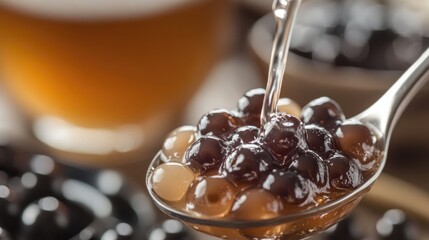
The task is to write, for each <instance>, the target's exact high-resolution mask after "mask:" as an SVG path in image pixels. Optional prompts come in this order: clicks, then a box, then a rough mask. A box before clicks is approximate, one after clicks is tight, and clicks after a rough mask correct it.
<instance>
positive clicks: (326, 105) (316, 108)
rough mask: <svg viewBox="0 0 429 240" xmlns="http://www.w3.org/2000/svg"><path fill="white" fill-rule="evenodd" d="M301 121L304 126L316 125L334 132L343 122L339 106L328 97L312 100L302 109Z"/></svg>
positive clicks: (343, 118)
mask: <svg viewBox="0 0 429 240" xmlns="http://www.w3.org/2000/svg"><path fill="white" fill-rule="evenodd" d="M301 119H302V121H303V122H304V123H305V124H316V125H319V126H323V127H324V128H326V129H328V130H335V129H336V128H337V126H338V125H339V124H340V123H341V122H342V121H344V120H345V116H344V113H343V111H342V109H341V107H340V105H339V104H338V103H337V102H335V101H334V100H332V99H330V98H328V97H320V98H317V99H314V100H312V101H311V102H309V103H308V104H307V105H305V106H304V107H303V108H302V112H301Z"/></svg>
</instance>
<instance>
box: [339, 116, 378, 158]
mask: <svg viewBox="0 0 429 240" xmlns="http://www.w3.org/2000/svg"><path fill="white" fill-rule="evenodd" d="M335 135H336V137H337V139H338V142H339V145H340V148H341V150H342V151H343V152H344V153H345V154H347V155H349V156H350V157H353V158H356V159H358V160H359V161H360V162H361V163H362V164H364V165H365V164H368V163H370V162H371V161H373V160H374V155H375V139H374V135H373V134H372V132H371V130H369V128H368V127H367V126H365V125H364V124H362V123H360V122H359V121H356V120H347V121H345V122H343V123H342V124H341V125H340V126H339V127H338V129H337V131H336V132H335Z"/></svg>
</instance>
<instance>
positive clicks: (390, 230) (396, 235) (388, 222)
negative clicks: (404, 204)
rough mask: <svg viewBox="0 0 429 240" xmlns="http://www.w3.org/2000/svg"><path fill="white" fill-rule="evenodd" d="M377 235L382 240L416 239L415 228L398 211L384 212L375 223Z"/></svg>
mask: <svg viewBox="0 0 429 240" xmlns="http://www.w3.org/2000/svg"><path fill="white" fill-rule="evenodd" d="M376 230H377V235H378V236H379V237H380V239H382V240H397V239H401V240H414V239H418V237H417V236H418V230H417V226H416V225H414V223H413V222H412V221H411V220H410V219H409V218H408V217H407V216H406V214H405V212H404V211H402V210H399V209H390V210H388V211H386V212H385V213H384V215H383V217H381V218H380V219H379V220H378V221H377V223H376Z"/></svg>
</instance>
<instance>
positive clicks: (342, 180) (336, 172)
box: [326, 153, 363, 189]
mask: <svg viewBox="0 0 429 240" xmlns="http://www.w3.org/2000/svg"><path fill="white" fill-rule="evenodd" d="M326 165H327V167H328V173H329V181H330V183H331V186H333V187H334V188H337V189H352V188H356V187H357V186H359V185H360V184H361V183H362V181H363V177H362V173H361V171H360V169H359V167H358V166H357V164H356V163H355V162H354V161H353V160H352V159H350V158H349V157H347V156H345V155H342V154H339V153H336V154H335V155H334V156H332V157H331V158H329V159H328V160H327V161H326Z"/></svg>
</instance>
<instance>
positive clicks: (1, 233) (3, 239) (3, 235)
mask: <svg viewBox="0 0 429 240" xmlns="http://www.w3.org/2000/svg"><path fill="white" fill-rule="evenodd" d="M0 240H12V237H11V235H10V234H9V232H8V231H6V229H4V228H2V227H0Z"/></svg>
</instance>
